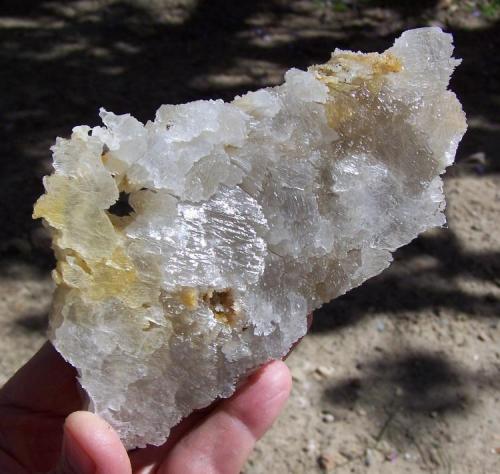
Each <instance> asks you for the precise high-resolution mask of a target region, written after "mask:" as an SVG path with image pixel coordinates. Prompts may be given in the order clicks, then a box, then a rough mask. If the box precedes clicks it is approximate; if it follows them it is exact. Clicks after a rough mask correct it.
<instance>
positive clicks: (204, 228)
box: [34, 28, 466, 448]
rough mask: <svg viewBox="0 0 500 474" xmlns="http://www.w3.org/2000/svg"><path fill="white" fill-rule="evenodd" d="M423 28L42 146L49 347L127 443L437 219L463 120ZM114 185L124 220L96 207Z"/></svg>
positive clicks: (294, 335)
mask: <svg viewBox="0 0 500 474" xmlns="http://www.w3.org/2000/svg"><path fill="white" fill-rule="evenodd" d="M452 51H453V46H452V38H451V36H450V35H448V34H445V33H443V32H442V31H441V30H439V29H437V28H425V29H419V30H413V31H408V32H406V33H404V34H403V36H402V37H401V38H399V39H398V40H397V41H396V43H395V45H394V47H393V48H391V49H390V50H388V51H387V52H386V53H384V54H381V55H379V54H373V53H372V54H369V55H363V54H361V53H356V54H355V53H349V52H344V51H339V50H337V51H335V52H334V53H333V55H332V59H331V61H330V62H329V63H327V64H325V65H322V66H315V67H312V68H310V69H309V70H308V71H299V70H297V69H292V70H290V71H288V72H287V74H286V77H285V78H286V81H285V83H284V84H283V85H281V86H279V87H275V88H268V89H264V90H260V91H257V92H249V93H248V94H246V95H244V96H243V97H237V98H236V99H235V100H234V101H233V102H231V103H229V104H227V103H224V102H223V101H221V100H217V101H197V102H192V103H189V104H185V105H177V106H173V105H165V106H162V107H160V109H159V110H158V112H157V113H156V118H155V120H154V121H152V122H148V123H147V124H146V125H143V124H142V123H140V122H139V121H137V120H136V119H135V118H133V117H131V116H130V115H121V116H117V115H114V114H113V113H111V112H107V111H105V110H102V111H101V117H102V120H103V122H104V126H103V127H95V128H93V129H90V128H89V127H76V128H75V129H74V131H73V134H72V136H71V138H70V139H69V140H63V139H58V140H57V142H56V145H55V146H54V147H53V152H54V168H55V173H54V174H53V175H51V176H49V177H46V178H45V181H44V183H45V188H46V190H47V193H46V194H45V195H44V196H42V197H41V198H40V200H39V201H38V203H37V204H36V207H35V214H34V215H35V217H43V218H44V219H45V222H46V224H47V225H48V226H49V228H50V229H51V231H52V234H53V242H54V249H55V252H56V256H57V259H58V264H57V268H56V270H55V271H54V278H55V280H56V282H57V284H58V288H57V290H56V294H55V297H54V305H53V310H52V315H51V339H52V341H53V343H54V345H55V346H56V348H57V349H58V350H59V351H60V352H61V354H62V355H63V356H64V357H65V358H66V359H67V360H68V361H69V362H70V363H71V364H73V365H74V366H75V367H76V368H77V369H78V373H79V378H80V382H81V384H82V387H83V388H84V389H85V391H86V392H87V394H88V397H89V408H90V409H91V410H93V411H94V412H96V413H98V414H99V415H101V416H102V417H104V418H105V419H106V420H107V421H108V422H109V423H111V425H112V426H114V427H115V428H116V429H117V431H118V433H119V434H120V436H121V437H122V439H123V441H124V442H125V444H126V446H127V447H128V448H132V447H136V446H144V445H145V444H146V443H150V444H160V443H162V442H164V441H165V439H166V437H167V436H168V434H169V430H170V428H171V427H172V426H174V425H175V424H176V423H178V422H179V420H180V419H181V418H183V417H184V416H186V415H188V414H189V413H190V412H191V411H193V410H194V409H197V408H201V407H204V406H207V405H208V404H210V403H211V402H212V401H214V400H215V399H216V398H217V397H228V396H229V395H231V394H232V393H233V391H234V388H235V384H236V382H237V381H238V380H239V379H240V378H241V377H244V376H245V375H246V374H248V373H249V371H251V370H253V369H254V368H255V367H257V366H259V365H261V364H262V363H264V362H266V361H268V360H270V359H273V358H280V357H282V356H283V355H284V354H286V353H287V352H288V350H289V349H290V347H291V345H292V344H293V343H294V342H295V341H297V339H299V338H300V337H301V336H303V335H304V334H305V332H306V315H307V314H308V313H309V312H311V311H312V310H313V309H314V308H317V307H319V306H320V305H321V304H322V303H323V302H326V301H329V300H331V299H332V298H335V297H336V296H338V295H341V294H343V293H344V292H346V291H348V290H349V289H351V288H353V287H355V286H357V285H360V284H361V283H362V282H363V281H365V280H366V279H367V278H370V277H372V276H374V275H376V274H377V273H379V272H380V271H382V270H383V269H384V268H386V267H387V266H388V265H389V263H390V261H391V252H392V251H393V250H395V249H396V248H398V247H399V246H401V245H404V244H406V243H408V242H409V241H411V240H412V239H413V238H414V237H416V236H417V235H418V234H419V233H420V232H422V231H424V230H426V229H428V228H430V227H433V226H440V225H442V224H444V222H445V218H444V215H443V208H444V197H443V192H442V182H441V179H440V177H439V176H440V174H442V173H443V171H444V170H445V168H446V166H448V165H450V164H451V163H452V161H453V159H454V156H455V152H456V148H457V146H458V143H459V141H460V139H461V137H462V135H463V133H464V132H465V129H466V125H465V117H464V114H463V112H462V109H461V106H460V104H459V102H458V100H457V99H456V97H455V95H454V94H453V93H452V92H450V91H448V82H449V79H450V75H451V73H452V71H453V69H454V68H455V66H456V65H458V64H459V61H457V60H455V59H452V58H451V54H452ZM120 192H122V193H126V194H127V195H128V202H129V204H130V206H131V207H132V208H133V212H131V213H130V215H125V216H122V217H120V216H117V215H114V214H113V211H112V210H111V211H110V207H111V206H112V205H113V204H114V203H115V202H116V201H117V200H118V197H119V193H120Z"/></svg>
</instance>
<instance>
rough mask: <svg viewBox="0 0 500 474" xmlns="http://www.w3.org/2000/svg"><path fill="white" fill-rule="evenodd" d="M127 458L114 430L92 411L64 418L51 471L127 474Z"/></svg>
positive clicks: (128, 463) (67, 473) (130, 470)
mask: <svg viewBox="0 0 500 474" xmlns="http://www.w3.org/2000/svg"><path fill="white" fill-rule="evenodd" d="M131 473H132V469H131V467H130V461H129V458H128V455H127V451H126V450H125V448H124V446H123V444H122V442H121V441H120V438H119V437H118V435H117V434H116V431H114V430H113V428H111V426H109V425H108V424H107V423H106V422H105V421H104V420H102V419H101V418H99V417H98V416H97V415H94V414H93V413H89V412H85V411H77V412H75V413H72V414H71V415H69V416H68V417H67V418H66V421H65V423H64V436H63V445H62V452H61V459H60V461H59V466H58V468H57V469H56V471H55V474H131Z"/></svg>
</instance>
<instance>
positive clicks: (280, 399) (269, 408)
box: [158, 361, 292, 474]
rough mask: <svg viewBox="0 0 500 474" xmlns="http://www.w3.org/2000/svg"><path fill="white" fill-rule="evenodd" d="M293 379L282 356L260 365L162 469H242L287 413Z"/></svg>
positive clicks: (162, 473)
mask: <svg viewBox="0 0 500 474" xmlns="http://www.w3.org/2000/svg"><path fill="white" fill-rule="evenodd" d="M291 383H292V382H291V376H290V371H289V370H288V367H287V366H286V365H285V364H284V363H283V362H281V361H275V362H272V363H270V364H268V365H267V366H265V367H263V368H262V369H260V370H259V371H258V372H256V373H255V374H254V375H252V376H251V377H250V379H249V380H248V382H247V383H246V384H245V385H243V386H242V387H241V388H240V389H239V390H238V391H237V392H236V394H235V395H233V397H231V398H230V399H228V400H225V401H223V402H222V403H221V404H220V405H219V406H218V407H217V409H216V410H215V411H214V412H213V413H212V414H211V415H209V416H208V417H207V418H206V419H205V420H204V421H203V422H202V423H201V424H200V425H198V426H197V427H195V428H194V429H193V430H192V431H191V432H189V433H188V434H187V435H186V436H184V437H183V438H182V439H181V440H180V441H179V442H178V443H177V444H176V446H175V447H174V448H173V449H172V450H171V451H170V452H169V454H168V455H167V458H166V459H165V461H164V462H163V463H162V465H161V467H160V469H159V470H158V473H159V474H167V473H168V474H181V473H182V474H198V473H200V472H203V473H205V474H237V473H239V472H240V470H241V468H242V467H243V464H244V463H245V461H246V458H247V457H248V455H249V454H250V452H251V450H252V449H253V447H254V445H255V442H256V441H257V440H258V439H259V438H261V437H262V435H263V434H264V433H265V432H266V431H267V430H268V429H269V428H270V426H271V425H272V423H273V422H274V420H275V419H276V418H277V416H278V415H279V413H280V412H281V410H282V408H283V406H284V405H285V402H286V400H287V399H288V396H289V394H290V390H291Z"/></svg>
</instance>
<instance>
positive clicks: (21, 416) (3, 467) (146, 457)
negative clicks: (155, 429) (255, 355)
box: [0, 343, 291, 474]
mask: <svg viewBox="0 0 500 474" xmlns="http://www.w3.org/2000/svg"><path fill="white" fill-rule="evenodd" d="M290 390H291V376H290V372H289V370H288V368H287V366H286V365H285V364H284V363H283V362H281V361H274V362H271V363H269V364H267V365H266V366H264V367H262V368H261V369H259V370H258V371H256V372H255V373H254V374H253V375H251V376H250V377H249V378H248V379H247V381H246V382H245V383H244V384H243V385H241V386H240V387H239V388H238V390H237V391H236V393H235V394H234V395H233V396H232V397H231V398H229V399H227V400H223V401H221V402H218V403H216V404H215V405H214V406H212V407H210V408H209V409H206V410H202V411H199V412H195V413H193V414H192V415H191V416H190V417H188V418H187V419H185V420H184V421H183V422H181V423H180V424H179V425H178V426H177V427H176V428H174V430H173V431H172V433H171V436H170V437H169V439H168V441H167V442H166V443H165V444H164V445H163V446H159V447H154V446H150V447H146V448H144V449H136V450H133V451H130V452H128V453H127V451H126V450H125V448H124V447H123V444H122V443H121V441H120V439H119V437H118V435H117V434H116V432H115V431H114V430H113V428H111V426H109V425H108V424H107V423H106V422H105V421H104V420H102V419H101V418H99V417H98V416H96V415H94V414H92V413H89V412H85V411H80V410H81V407H82V405H83V403H82V397H81V393H80V388H79V385H78V382H77V379H76V371H75V369H74V368H73V367H71V366H70V365H69V364H68V363H66V362H65V361H64V359H63V358H62V357H61V356H60V355H59V353H58V352H57V351H56V350H55V349H54V348H53V346H52V345H51V344H50V343H46V344H45V345H44V346H43V347H42V348H41V349H40V351H39V352H38V353H37V354H36V355H35V356H34V357H33V358H32V359H31V360H30V361H29V362H28V363H27V364H26V365H25V366H24V367H22V368H21V369H20V370H19V371H18V372H17V373H16V374H15V375H14V377H13V378H12V379H10V380H9V381H8V382H7V383H6V384H5V386H4V387H3V388H2V390H1V391H0V472H2V473H9V474H28V473H30V474H31V473H36V472H39V473H42V472H43V473H45V472H50V473H51V474H91V473H92V474H131V473H134V474H146V473H148V474H149V473H156V474H167V473H168V474H178V473H179V474H181V473H182V474H195V473H196V474H199V473H203V474H236V473H238V472H240V470H241V469H242V467H243V465H244V463H245V461H246V459H247V457H248V455H249V454H250V452H251V451H252V449H253V447H254V445H255V442H256V441H257V440H258V439H259V438H261V437H262V435H263V434H264V433H265V432H266V431H267V430H268V429H269V428H270V427H271V425H272V424H273V422H274V421H275V420H276V418H277V417H278V415H279V413H280V412H281V410H282V408H283V407H284V405H285V402H286V400H287V399H288V396H289V394H290Z"/></svg>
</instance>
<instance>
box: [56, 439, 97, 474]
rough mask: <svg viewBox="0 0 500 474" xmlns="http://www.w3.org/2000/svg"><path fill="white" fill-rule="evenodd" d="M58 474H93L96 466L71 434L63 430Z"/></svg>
mask: <svg viewBox="0 0 500 474" xmlns="http://www.w3.org/2000/svg"><path fill="white" fill-rule="evenodd" d="M58 472H59V473H60V474H95V472H96V466H95V464H94V462H93V461H92V459H91V458H90V457H89V455H88V454H87V453H86V452H85V450H84V449H83V448H82V447H81V446H80V444H79V443H78V441H77V440H76V439H75V438H74V437H73V435H72V434H71V433H69V432H68V431H66V430H64V439H63V446H62V454H61V463H60V468H59V471H58Z"/></svg>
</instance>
